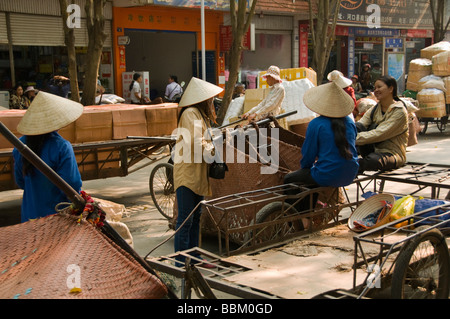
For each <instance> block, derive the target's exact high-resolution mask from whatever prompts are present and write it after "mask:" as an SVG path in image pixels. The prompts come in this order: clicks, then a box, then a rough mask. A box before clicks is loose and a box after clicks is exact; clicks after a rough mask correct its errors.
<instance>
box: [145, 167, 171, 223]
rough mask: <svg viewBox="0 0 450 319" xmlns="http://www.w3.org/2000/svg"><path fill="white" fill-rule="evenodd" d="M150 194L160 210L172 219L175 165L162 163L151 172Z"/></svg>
mask: <svg viewBox="0 0 450 319" xmlns="http://www.w3.org/2000/svg"><path fill="white" fill-rule="evenodd" d="M149 185H150V195H151V196H152V199H153V203H154V204H155V206H156V208H157V209H158V210H159V212H160V213H161V214H162V215H163V216H164V217H166V218H167V219H169V220H171V219H172V218H173V205H174V202H175V190H174V188H173V165H172V164H170V163H160V164H158V165H156V166H155V167H154V168H153V170H152V172H151V174H150V180H149Z"/></svg>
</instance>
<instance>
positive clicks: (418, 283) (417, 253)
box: [391, 227, 450, 299]
mask: <svg viewBox="0 0 450 319" xmlns="http://www.w3.org/2000/svg"><path fill="white" fill-rule="evenodd" d="M420 229H423V227H419V228H417V230H420ZM449 267H450V266H449V253H448V247H447V243H446V241H445V237H444V236H443V235H442V233H441V232H440V231H439V230H438V229H431V230H429V231H427V232H425V233H423V234H422V235H419V236H416V237H414V238H412V239H411V240H409V241H408V242H407V243H406V244H405V246H404V247H403V249H402V250H401V252H400V253H399V256H398V259H397V262H396V263H395V269H394V272H393V274H392V287H391V295H392V298H394V299H448V296H449V291H448V289H449Z"/></svg>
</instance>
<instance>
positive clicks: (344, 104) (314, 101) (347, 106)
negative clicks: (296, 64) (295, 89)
mask: <svg viewBox="0 0 450 319" xmlns="http://www.w3.org/2000/svg"><path fill="white" fill-rule="evenodd" d="M303 103H305V105H306V107H307V108H309V109H310V110H311V111H313V112H316V113H318V114H320V115H324V116H327V117H334V118H339V117H345V116H347V115H349V114H350V113H352V111H353V109H354V108H355V102H354V101H353V99H352V98H351V97H350V95H348V93H347V92H345V91H344V90H343V89H341V88H340V87H339V86H338V85H337V84H336V83H335V82H330V83H327V84H322V85H319V86H316V87H312V88H310V89H308V90H307V91H306V92H305V94H304V95H303Z"/></svg>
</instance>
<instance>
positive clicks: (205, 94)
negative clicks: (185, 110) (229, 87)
mask: <svg viewBox="0 0 450 319" xmlns="http://www.w3.org/2000/svg"><path fill="white" fill-rule="evenodd" d="M222 91H223V89H222V88H221V87H218V86H217V85H214V84H211V83H209V82H206V81H203V80H200V79H198V78H196V77H193V78H192V79H191V81H189V84H188V86H187V88H186V91H185V92H184V94H183V96H182V97H181V100H180V103H179V104H178V106H179V107H185V106H190V105H194V104H197V103H200V102H203V101H206V100H207V99H210V98H212V97H214V96H216V95H217V94H219V93H220V92H222Z"/></svg>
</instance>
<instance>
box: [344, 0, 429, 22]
mask: <svg viewBox="0 0 450 319" xmlns="http://www.w3.org/2000/svg"><path fill="white" fill-rule="evenodd" d="M373 21H378V22H379V27H381V28H393V27H402V28H411V29H433V21H432V17H431V11H430V8H429V1H428V0H342V1H341V8H340V10H339V15H338V22H344V23H351V24H352V25H361V26H364V27H369V28H371V26H370V24H371V22H373ZM376 28H378V27H374V28H373V29H376Z"/></svg>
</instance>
